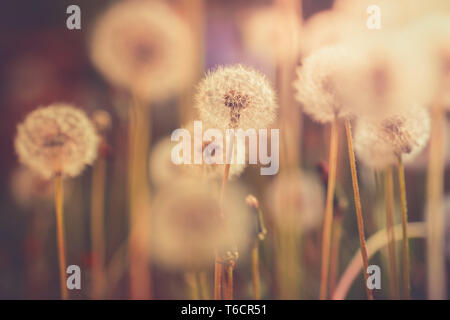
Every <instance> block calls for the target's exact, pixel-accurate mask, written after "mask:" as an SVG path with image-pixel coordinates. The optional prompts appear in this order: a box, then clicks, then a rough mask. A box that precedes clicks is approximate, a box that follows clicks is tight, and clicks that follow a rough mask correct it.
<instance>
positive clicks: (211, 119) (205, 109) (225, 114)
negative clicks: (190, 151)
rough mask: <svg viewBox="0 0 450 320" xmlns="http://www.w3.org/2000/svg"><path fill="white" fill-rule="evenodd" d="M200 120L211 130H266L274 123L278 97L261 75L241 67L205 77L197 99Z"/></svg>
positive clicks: (222, 68) (233, 67)
mask: <svg viewBox="0 0 450 320" xmlns="http://www.w3.org/2000/svg"><path fill="white" fill-rule="evenodd" d="M195 106H196V108H197V110H198V112H199V116H200V118H201V119H202V120H203V121H204V122H205V123H208V125H209V126H210V127H212V128H218V129H227V128H242V129H244V130H247V129H250V128H254V129H260V128H267V127H269V126H270V125H271V123H272V122H273V121H274V119H275V116H276V109H277V104H276V101H275V93H274V91H273V88H272V86H271V84H270V83H269V81H268V80H267V78H266V77H265V76H264V75H263V74H261V73H260V72H258V71H256V70H254V69H251V68H248V67H244V66H242V65H234V66H226V67H223V66H220V67H218V68H217V69H215V70H213V71H210V72H208V73H207V74H206V76H205V78H204V79H203V80H202V81H201V82H200V84H199V86H198V90H197V95H196V105H195Z"/></svg>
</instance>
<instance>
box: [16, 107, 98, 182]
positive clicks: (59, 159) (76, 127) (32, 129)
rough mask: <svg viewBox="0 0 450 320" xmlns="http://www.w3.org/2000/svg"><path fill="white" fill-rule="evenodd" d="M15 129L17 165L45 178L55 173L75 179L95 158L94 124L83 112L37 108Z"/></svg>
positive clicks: (68, 108)
mask: <svg viewBox="0 0 450 320" xmlns="http://www.w3.org/2000/svg"><path fill="white" fill-rule="evenodd" d="M17 129H18V133H17V136H16V139H15V148H16V152H17V154H18V156H19V160H20V162H21V163H23V164H25V165H27V166H28V167H30V168H31V169H32V170H34V171H36V172H37V173H39V174H40V175H41V176H43V177H44V178H46V179H49V178H51V177H53V176H55V175H57V174H61V175H63V176H71V177H75V176H77V175H79V174H80V173H81V171H82V170H83V169H84V167H85V166H86V165H90V164H92V163H93V162H94V160H95V158H96V157H97V147H98V143H99V138H98V136H97V133H96V130H95V127H94V125H93V124H92V122H91V121H90V120H89V118H88V117H87V116H86V114H85V113H84V112H83V111H81V110H79V109H77V108H75V107H72V106H70V105H68V104H61V103H56V104H52V105H50V106H48V107H44V108H39V109H37V110H35V111H33V112H31V113H30V114H29V115H28V116H27V117H26V119H25V120H24V121H23V122H22V123H21V124H19V125H18V128H17Z"/></svg>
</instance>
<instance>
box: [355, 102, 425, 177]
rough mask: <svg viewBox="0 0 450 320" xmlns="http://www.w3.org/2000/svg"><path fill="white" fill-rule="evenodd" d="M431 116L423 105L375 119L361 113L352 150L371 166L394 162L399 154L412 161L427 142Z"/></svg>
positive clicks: (380, 166) (381, 166) (382, 165)
mask: <svg viewBox="0 0 450 320" xmlns="http://www.w3.org/2000/svg"><path fill="white" fill-rule="evenodd" d="M429 136H430V116H429V114H428V111H427V110H426V109H425V108H421V107H412V108H410V109H405V111H404V112H403V113H402V114H400V115H395V116H391V117H388V118H386V119H382V120H378V119H373V118H367V117H363V118H361V119H359V120H358V122H357V126H356V130H355V151H356V154H357V156H358V157H359V158H360V159H361V161H362V162H363V163H364V164H365V165H367V166H369V167H371V168H374V169H384V168H386V167H387V166H390V165H396V164H397V163H398V159H399V157H401V158H402V160H404V161H412V160H413V159H414V158H415V157H416V156H417V155H418V154H419V153H420V152H421V151H422V150H423V148H424V147H425V146H426V144H427V142H428V139H429Z"/></svg>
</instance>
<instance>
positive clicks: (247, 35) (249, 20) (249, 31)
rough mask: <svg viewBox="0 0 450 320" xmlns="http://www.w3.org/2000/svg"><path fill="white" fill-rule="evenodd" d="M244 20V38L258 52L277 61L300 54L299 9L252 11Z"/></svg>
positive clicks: (252, 50) (266, 8) (252, 49)
mask: <svg viewBox="0 0 450 320" xmlns="http://www.w3.org/2000/svg"><path fill="white" fill-rule="evenodd" d="M243 21H244V22H245V23H244V24H243V26H242V30H243V41H244V44H245V46H246V47H247V49H248V50H249V52H251V53H253V54H254V55H256V56H260V57H263V58H265V59H267V60H269V61H271V62H275V63H277V62H278V61H280V60H281V61H284V60H292V59H294V58H296V56H297V55H298V54H299V52H300V39H301V29H302V26H301V21H300V18H299V16H298V15H297V13H296V12H294V11H289V10H283V9H282V8H280V7H277V6H274V7H265V8H260V9H257V10H254V11H252V12H251V13H250V14H249V15H248V17H246V18H245V19H244V20H243Z"/></svg>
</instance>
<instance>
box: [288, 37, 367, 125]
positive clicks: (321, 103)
mask: <svg viewBox="0 0 450 320" xmlns="http://www.w3.org/2000/svg"><path fill="white" fill-rule="evenodd" d="M362 59H363V56H362V55H361V54H359V53H358V52H357V51H356V50H353V49H352V48H351V47H350V46H346V45H338V46H330V47H324V48H321V49H319V50H317V51H316V52H315V53H313V54H311V55H310V56H308V57H307V58H306V59H305V60H304V61H303V63H302V64H301V65H300V66H299V67H298V68H297V79H296V80H295V82H294V87H295V89H296V99H297V101H298V102H300V103H301V104H302V107H303V111H304V112H305V113H306V114H307V115H309V116H310V117H311V118H313V119H314V120H315V121H318V122H320V123H326V122H332V121H335V120H336V119H337V118H347V117H351V116H352V115H353V114H354V110H352V109H350V108H349V107H348V105H346V104H344V103H343V102H342V100H341V94H340V91H341V85H340V77H342V76H343V74H344V73H346V72H349V71H348V68H351V67H352V65H354V64H357V63H358V62H359V61H360V60H362Z"/></svg>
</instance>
